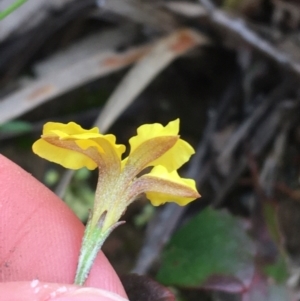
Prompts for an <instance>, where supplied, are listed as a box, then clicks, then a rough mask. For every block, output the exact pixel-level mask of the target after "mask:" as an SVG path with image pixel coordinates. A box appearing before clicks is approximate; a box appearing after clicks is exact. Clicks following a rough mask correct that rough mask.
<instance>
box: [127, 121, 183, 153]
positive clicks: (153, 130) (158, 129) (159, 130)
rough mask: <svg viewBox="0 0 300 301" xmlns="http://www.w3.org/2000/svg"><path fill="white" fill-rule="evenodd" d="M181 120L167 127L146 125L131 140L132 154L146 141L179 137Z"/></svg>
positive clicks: (158, 124) (156, 124) (157, 124)
mask: <svg viewBox="0 0 300 301" xmlns="http://www.w3.org/2000/svg"><path fill="white" fill-rule="evenodd" d="M178 132H179V119H176V120H174V121H171V122H169V123H168V124H167V125H166V126H165V127H164V126H163V125H162V124H160V123H153V124H144V125H142V126H140V127H139V128H138V129H137V135H136V136H134V137H132V138H130V140H129V144H130V153H132V152H133V151H134V150H135V149H136V148H137V147H138V146H139V145H141V144H142V143H144V142H145V141H147V140H149V139H151V138H155V137H160V136H177V135H178Z"/></svg>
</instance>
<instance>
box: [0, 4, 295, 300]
mask: <svg viewBox="0 0 300 301" xmlns="http://www.w3.org/2000/svg"><path fill="white" fill-rule="evenodd" d="M15 2H17V1H13V0H2V1H1V2H0V17H1V18H2V17H3V16H2V15H1V12H3V11H5V9H7V8H8V7H10V6H11V5H13V4H14V3H15ZM299 29H300V2H299V1H297V0H216V1H213V0H190V1H187V0H186V1H174V0H172V1H171V0H155V1H153V0H152V1H151V0H122V1H121V0H98V1H95V0H93V1H91V0H85V1H82V0H52V1H47V0H28V1H24V3H23V5H21V6H20V7H19V8H17V9H16V10H14V11H13V12H11V13H10V14H9V15H7V16H5V18H3V19H2V20H1V21H0V152H1V154H3V155H5V156H7V157H8V158H10V159H11V160H12V161H14V162H16V163H17V164H19V165H20V166H22V167H23V168H24V169H25V170H27V171H28V172H29V173H31V174H32V175H33V176H34V177H36V178H37V179H39V180H40V181H41V182H43V183H45V185H47V186H48V187H49V188H50V189H51V190H53V191H54V192H55V193H56V194H58V195H59V196H60V197H61V198H62V199H63V200H64V201H65V202H66V203H67V204H68V205H69V206H70V207H71V208H72V210H73V211H74V212H75V213H76V215H77V216H78V217H79V218H80V219H81V220H82V221H83V222H84V223H85V222H86V220H87V216H88V209H89V208H91V207H92V204H93V198H94V188H95V185H96V181H97V172H96V171H95V172H90V171H88V170H84V169H82V170H79V171H77V172H76V173H74V172H70V171H66V170H64V169H63V168H62V167H60V166H58V165H54V164H51V163H49V162H48V161H45V160H42V159H41V158H39V157H37V156H35V155H34V154H33V153H32V150H31V145H32V143H33V142H34V141H35V140H36V139H37V138H38V137H39V135H40V134H41V132H42V127H43V124H44V123H45V122H47V121H58V122H65V123H66V122H69V121H75V122H77V123H79V124H80V125H81V126H82V127H84V128H91V127H93V126H94V125H96V126H98V127H99V128H100V130H101V131H102V132H103V133H104V132H109V133H113V134H115V135H116V136H117V142H118V143H123V144H127V141H128V139H129V138H130V137H132V136H134V135H135V134H136V128H137V127H138V126H140V125H142V124H145V123H154V122H159V123H162V124H164V125H165V124H167V123H168V122H169V121H171V120H174V119H176V118H180V123H181V125H180V134H181V136H182V138H183V139H184V140H187V141H188V142H189V143H191V144H192V145H193V146H194V148H195V150H196V155H194V156H193V158H192V160H191V161H190V162H189V163H188V164H186V165H185V166H184V167H183V168H182V169H181V170H180V172H181V175H182V176H184V177H187V178H194V179H195V180H196V181H197V186H198V189H199V191H200V193H201V195H202V197H201V199H199V200H197V201H195V202H193V203H191V204H190V205H189V206H187V207H179V206H177V205H175V204H171V203H170V204H166V205H164V206H161V207H157V208H154V207H152V206H151V205H150V203H149V202H148V201H147V200H146V199H145V198H143V197H141V198H140V199H139V200H137V201H136V202H135V203H134V204H132V205H131V206H130V207H129V208H128V210H127V212H126V213H125V215H124V217H123V219H124V220H126V224H125V225H124V226H122V227H119V228H118V229H116V230H115V231H114V232H113V233H112V235H111V236H110V237H109V238H108V240H107V241H106V243H105V245H104V247H103V251H104V253H105V254H106V255H107V257H108V258H109V260H110V261H111V263H112V265H113V267H114V268H115V269H116V271H117V273H118V274H119V275H120V276H121V277H122V280H123V283H124V285H125V287H127V289H128V290H131V293H130V300H132V301H135V300H141V301H156V300H157V301H172V300H178V301H199V300H204V301H222V300H225V301H227V300H229V301H231V300H233V301H235V300H241V301H265V300H267V301H287V300H298V299H299V297H298V296H300V295H299V291H298V289H299V283H300V282H299V277H300V203H299V201H300V185H299V167H300V151H299V146H300V119H299V113H300V111H299V104H300V102H299V100H300V99H299V97H300V94H299V92H300V91H299V82H300V79H299V75H300V31H299ZM130 272H134V273H137V274H140V275H148V276H150V277H151V278H152V279H155V281H157V282H158V283H160V284H162V285H163V286H160V285H159V284H157V283H154V282H152V280H150V278H135V277H137V276H128V273H130ZM145 292H146V293H145ZM143 293H144V295H143ZM141 296H143V297H141ZM147 298H148V299H147Z"/></svg>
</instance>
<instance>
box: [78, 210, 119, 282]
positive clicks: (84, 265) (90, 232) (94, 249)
mask: <svg viewBox="0 0 300 301" xmlns="http://www.w3.org/2000/svg"><path fill="white" fill-rule="evenodd" d="M105 217H106V212H105V213H104V214H103V216H102V218H100V219H102V220H101V222H100V223H98V224H97V225H96V226H95V225H93V224H92V223H91V219H89V221H88V224H87V226H86V229H85V232H84V236H83V239H82V244H81V249H80V255H79V259H78V265H77V271H76V276H75V280H74V284H76V285H83V284H84V282H85V281H86V279H87V277H88V275H89V273H90V270H91V268H92V266H93V263H94V261H95V259H96V257H97V254H98V252H99V251H100V249H101V247H102V245H103V243H104V241H105V240H106V238H107V237H108V235H109V234H110V233H111V232H112V231H113V230H114V229H115V228H116V227H118V226H119V225H120V224H123V223H124V222H118V223H115V224H114V225H112V226H111V227H110V228H108V229H107V230H105V231H103V228H102V226H103V224H104V220H105Z"/></svg>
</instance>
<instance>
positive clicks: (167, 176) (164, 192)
mask: <svg viewBox="0 0 300 301" xmlns="http://www.w3.org/2000/svg"><path fill="white" fill-rule="evenodd" d="M143 192H145V193H146V196H147V198H148V199H149V200H150V201H151V203H152V204H153V205H155V206H158V205H162V204H164V203H166V202H176V203H177V204H179V205H181V206H184V205H186V204H188V203H189V202H191V201H193V200H195V199H196V198H198V197H200V195H199V193H198V192H197V189H196V184H195V181H194V180H192V179H184V178H181V177H180V176H179V175H178V173H177V172H176V171H172V172H168V171H167V169H166V168H165V167H163V166H156V167H154V168H153V169H152V171H151V172H150V173H149V174H146V175H143V176H141V177H140V178H139V179H137V180H136V181H135V182H134V183H133V185H132V187H131V195H132V198H134V197H136V196H137V195H138V194H140V193H143Z"/></svg>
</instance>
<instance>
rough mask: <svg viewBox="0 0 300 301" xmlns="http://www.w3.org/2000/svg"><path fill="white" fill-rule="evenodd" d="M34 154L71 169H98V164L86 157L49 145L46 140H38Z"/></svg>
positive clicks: (34, 147) (34, 145)
mask: <svg viewBox="0 0 300 301" xmlns="http://www.w3.org/2000/svg"><path fill="white" fill-rule="evenodd" d="M32 149H33V152H34V153H35V154H37V155H39V156H40V157H42V158H44V159H46V160H48V161H51V162H54V163H57V164H60V165H62V166H64V167H65V168H69V169H80V168H82V167H86V168H88V169H90V170H93V169H95V168H96V167H97V164H96V162H94V161H93V160H92V159H90V158H89V157H87V156H86V155H84V154H82V153H79V152H77V151H73V150H70V149H66V148H61V147H58V146H55V145H53V144H50V143H48V142H47V141H45V140H44V139H39V140H37V141H36V142H35V143H34V144H33V146H32Z"/></svg>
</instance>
